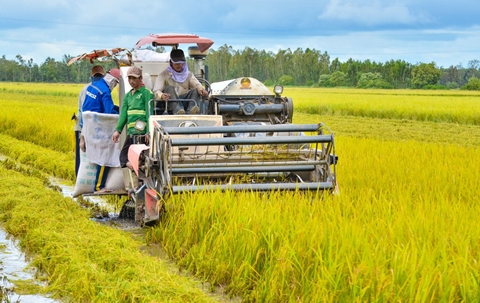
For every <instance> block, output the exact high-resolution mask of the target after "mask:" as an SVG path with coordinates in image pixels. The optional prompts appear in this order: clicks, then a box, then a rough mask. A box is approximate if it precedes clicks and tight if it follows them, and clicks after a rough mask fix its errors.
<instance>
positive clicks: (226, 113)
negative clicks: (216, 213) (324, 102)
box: [119, 35, 338, 225]
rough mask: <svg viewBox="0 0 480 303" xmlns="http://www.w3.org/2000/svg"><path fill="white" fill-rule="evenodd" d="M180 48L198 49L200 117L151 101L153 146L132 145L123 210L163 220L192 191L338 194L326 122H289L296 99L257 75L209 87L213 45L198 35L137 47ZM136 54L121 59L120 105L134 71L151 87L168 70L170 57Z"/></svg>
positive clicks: (193, 53) (148, 220)
mask: <svg viewBox="0 0 480 303" xmlns="http://www.w3.org/2000/svg"><path fill="white" fill-rule="evenodd" d="M179 44H194V46H190V47H189V48H188V54H189V56H190V57H191V58H192V59H193V60H192V61H193V71H192V72H193V73H194V75H195V76H196V77H197V78H198V79H199V81H200V82H201V83H202V84H203V86H204V88H205V89H206V90H207V91H208V92H209V95H208V97H205V98H204V99H203V100H202V101H200V102H199V104H197V105H198V106H199V108H200V113H199V114H197V115H171V113H170V112H168V111H167V106H166V103H165V101H163V100H151V101H150V102H149V105H150V106H149V108H150V114H151V115H150V120H149V131H150V134H149V135H150V142H149V145H148V146H147V145H145V144H134V145H132V146H131V147H130V149H129V154H128V156H129V161H130V162H131V163H132V164H133V167H134V169H133V172H132V171H130V170H128V172H127V175H128V174H130V175H129V176H128V177H126V178H125V186H126V188H129V197H130V198H131V199H130V200H129V201H128V202H127V203H126V204H125V205H126V206H128V205H130V207H131V208H132V210H131V213H134V214H135V220H136V221H137V222H139V223H141V224H147V225H149V224H153V223H156V222H158V220H160V218H161V216H162V214H163V211H164V210H165V201H167V200H168V197H169V196H170V195H173V194H178V193H182V192H187V191H189V192H195V191H206V190H233V191H249V190H252V191H270V190H308V191H318V190H321V191H329V192H334V191H335V190H336V188H337V181H336V163H337V160H338V159H337V156H336V154H335V144H334V135H333V133H332V132H331V131H330V130H329V129H328V128H327V127H326V126H325V125H323V124H322V123H318V124H292V118H293V109H294V108H293V101H292V99H291V98H287V97H283V96H282V93H283V87H282V86H279V85H277V86H275V87H274V88H273V92H272V91H271V90H270V89H269V88H268V87H266V86H265V85H264V84H263V83H261V82H260V81H258V80H257V79H255V78H252V77H239V78H235V79H231V80H226V81H221V82H215V83H209V81H208V70H207V67H206V65H205V59H206V57H207V52H208V49H209V47H210V46H211V45H213V41H211V40H209V39H207V38H202V37H198V36H196V35H148V36H146V37H144V38H142V39H140V40H139V41H138V42H137V44H136V46H135V47H136V48H138V47H141V46H144V45H151V46H153V47H157V46H172V47H173V48H177V47H178V46H179ZM132 53H134V51H132V52H131V53H129V55H127V56H123V57H122V58H123V59H120V60H119V61H120V62H123V65H124V66H120V69H121V74H122V79H121V81H120V100H121V99H122V98H123V96H124V94H125V93H126V92H128V91H129V90H130V87H129V85H128V81H127V76H126V70H127V69H128V68H129V67H130V66H132V65H135V66H139V67H140V68H141V69H142V70H143V74H144V83H145V86H147V87H148V88H150V89H152V86H150V85H152V84H151V83H154V82H155V80H156V76H157V75H158V74H159V73H160V72H161V71H163V70H164V69H165V68H166V67H168V65H169V61H168V60H169V58H168V56H167V55H168V54H166V55H165V54H163V55H162V54H153V55H155V57H156V58H157V59H156V60H153V61H152V60H135V59H132V58H134V57H135V56H132ZM137 53H138V51H137ZM161 56H163V60H162V59H161V58H160V57H161ZM152 57H154V56H152ZM125 58H128V61H125ZM149 86H150V87H149ZM182 101H185V100H182ZM168 102H180V100H169V101H168ZM191 102H195V101H194V100H191ZM132 174H134V175H133V176H132ZM133 177H134V178H133ZM124 207H125V206H124Z"/></svg>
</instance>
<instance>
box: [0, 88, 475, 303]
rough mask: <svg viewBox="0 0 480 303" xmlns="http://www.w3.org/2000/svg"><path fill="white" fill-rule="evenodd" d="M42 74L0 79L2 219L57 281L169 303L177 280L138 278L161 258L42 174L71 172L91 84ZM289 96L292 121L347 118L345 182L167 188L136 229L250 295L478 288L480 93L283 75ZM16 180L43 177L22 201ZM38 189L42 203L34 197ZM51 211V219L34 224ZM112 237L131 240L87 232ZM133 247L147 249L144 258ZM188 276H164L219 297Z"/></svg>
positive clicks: (105, 294) (79, 290)
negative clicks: (85, 210) (157, 208)
mask: <svg viewBox="0 0 480 303" xmlns="http://www.w3.org/2000/svg"><path fill="white" fill-rule="evenodd" d="M43 86H44V87H43ZM43 86H42V85H31V84H15V83H0V125H1V127H0V139H1V140H0V154H3V155H6V156H8V157H10V158H12V159H13V161H14V162H13V163H8V164H5V163H3V164H1V165H0V168H1V174H0V176H3V180H2V182H1V184H3V187H0V193H1V194H2V195H3V196H4V198H3V199H2V200H0V209H2V211H1V213H2V214H3V215H2V216H0V220H1V221H2V222H3V224H4V225H6V226H9V232H11V233H12V234H15V235H16V236H17V237H19V238H20V239H21V241H22V242H21V243H23V246H24V248H25V249H27V250H29V251H31V252H32V255H36V256H38V257H37V258H36V262H35V264H37V265H38V266H39V267H40V268H42V269H44V270H46V280H47V281H48V282H49V285H50V288H49V289H48V290H49V291H51V292H53V293H54V294H55V293H56V294H58V295H59V296H61V295H62V294H63V295H65V293H64V292H62V289H68V290H69V291H70V292H72V293H73V294H74V295H75V299H77V301H90V302H115V297H117V296H119V295H120V292H119V291H116V290H115V289H117V288H118V287H120V289H121V290H122V292H123V293H125V294H126V295H124V297H122V298H127V299H128V300H129V301H131V302H162V299H161V298H160V297H158V296H155V295H154V293H155V291H158V292H161V293H162V294H165V293H164V292H165V290H158V289H156V288H148V289H147V288H145V287H144V286H143V284H142V283H144V282H145V283H146V284H145V285H150V284H153V285H157V286H158V287H160V285H161V284H162V283H160V282H159V281H160V280H159V279H162V281H163V279H164V278H160V277H162V272H163V271H164V269H162V268H161V266H159V265H158V264H157V263H156V262H157V260H155V258H151V257H148V258H147V257H145V258H143V257H140V256H138V255H137V254H136V252H135V249H132V248H131V246H130V245H133V246H135V244H131V243H130V242H129V240H126V239H124V238H122V239H121V240H120V239H117V236H120V235H124V234H123V233H122V232H120V231H118V230H116V229H113V228H108V227H105V226H99V225H97V224H94V223H92V224H90V223H88V224H87V223H83V220H85V219H84V218H86V216H88V215H85V214H81V213H77V211H79V210H74V211H73V210H72V214H71V215H67V214H64V213H65V210H56V211H55V210H54V207H53V206H51V205H50V204H48V201H56V202H55V205H57V204H58V205H60V206H59V207H65V208H66V209H69V208H70V209H73V208H76V206H75V204H74V203H71V202H70V201H69V199H65V200H63V199H60V198H57V197H56V196H55V197H52V196H50V194H49V193H48V190H41V189H40V187H41V186H42V185H41V184H44V183H45V175H56V176H60V177H61V178H64V179H67V180H68V179H70V181H72V179H73V173H72V174H69V168H71V170H72V171H73V167H74V159H73V122H72V121H70V117H71V115H72V113H73V112H76V104H77V101H76V98H77V94H78V92H79V91H80V89H81V88H82V85H43ZM16 90H18V91H20V92H21V93H16V92H15V91H16ZM35 92H41V93H38V94H35ZM285 95H288V96H291V97H292V98H293V100H294V102H295V115H294V122H295V123H317V122H323V123H325V124H326V125H327V126H329V127H330V129H331V130H332V131H333V132H334V133H335V135H336V137H335V138H336V150H337V154H338V156H339V159H340V160H339V164H338V167H337V169H338V171H337V179H338V181H339V185H340V194H339V195H336V196H331V195H321V194H315V193H299V192H287V193H285V192H271V193H266V194H265V193H263V194H260V193H232V192H227V193H221V192H214V193H196V194H188V193H185V194H182V195H177V196H174V197H172V199H171V200H169V201H167V209H168V212H167V216H166V218H165V220H164V221H163V222H162V223H161V224H160V225H159V226H158V227H155V228H152V229H148V230H147V231H146V236H145V238H142V239H140V240H139V239H133V240H132V241H140V242H143V244H147V245H154V244H155V245H157V244H158V245H160V246H161V247H162V248H163V249H164V250H165V252H166V253H167V255H168V257H169V258H170V259H171V260H173V262H174V263H175V264H176V266H177V267H178V268H179V269H180V270H182V271H183V270H184V271H186V272H188V273H190V274H191V275H193V276H195V277H196V278H197V279H199V280H200V281H203V282H205V283H208V285H211V288H212V290H213V289H214V288H215V287H217V286H220V287H222V289H223V290H224V291H225V293H226V294H227V296H231V297H240V298H241V299H242V301H243V302H479V301H480V299H479V298H480V285H479V280H480V274H479V273H480V268H479V263H478V260H479V258H480V245H479V243H480V241H479V240H480V231H479V229H478V223H477V222H478V218H477V216H478V213H480V199H479V195H478V188H480V169H479V167H480V120H479V119H480V115H479V113H480V93H479V92H464V91H447V92H445V91H442V92H435V91H417V90H405V91H403V90H395V91H390V90H354V89H314V88H286V89H285ZM39 117H40V118H39ZM28 174H30V175H33V177H29V178H32V180H31V181H29V179H27V180H25V178H27V177H25V176H26V175H28ZM7 175H8V176H11V175H12V176H14V177H15V178H14V179H15V181H14V182H13V181H10V179H11V178H9V177H8V176H7ZM20 175H22V176H24V177H20ZM22 179H23V180H22ZM34 180H43V181H40V183H38V185H37V182H38V181H34ZM12 182H13V183H12ZM15 184H22V186H21V191H22V192H30V190H29V187H30V186H29V184H35V188H36V189H37V190H36V191H35V190H33V191H32V193H29V194H28V195H27V197H28V198H27V200H28V201H22V199H18V196H19V192H20V189H18V190H17V189H15V187H16V185H15ZM35 192H36V193H35ZM23 200H25V199H23ZM57 200H58V201H57ZM60 200H61V201H60ZM33 201H38V202H39V203H40V205H39V207H42V206H43V208H42V210H40V209H37V208H35V209H36V211H33V212H32V211H31V207H29V203H31V202H33ZM44 203H45V204H44ZM65 205H66V206H65ZM50 211H51V212H52V213H53V212H55V214H51V213H49V212H50ZM58 213H60V215H59V214H58ZM62 213H63V215H62ZM47 218H51V219H50V220H48V219H47ZM39 220H41V221H39ZM45 220H48V221H49V222H50V224H51V225H49V227H47V228H42V227H41V226H39V225H38V223H36V222H43V221H45ZM79 220H80V221H81V222H82V223H81V226H77V227H76V228H75V227H73V228H68V227H67V226H76V224H80V222H78V223H75V225H74V224H73V222H76V221H79ZM87 221H88V220H87ZM22 222H23V223H22ZM62 229H65V232H66V234H65V235H66V236H64V237H61V236H60V235H61V233H60V230H62ZM82 230H88V232H82ZM107 234H108V236H106V235H107ZM85 235H88V236H85ZM106 237H108V238H112V239H116V240H112V241H109V242H108V243H109V244H108V245H107V246H108V247H112V248H114V249H120V251H117V250H115V253H114V254H108V253H106V250H107V248H106V246H105V245H103V244H97V245H85V244H84V243H85V242H83V241H89V240H90V241H92V242H93V243H99V242H96V241H100V239H102V238H106ZM122 237H123V236H122ZM80 239H82V240H81V241H80ZM124 241H126V242H124ZM134 243H137V244H136V245H140V244H139V243H138V242H134ZM79 245H80V246H79ZM87 246H88V247H87ZM80 247H81V249H80ZM127 247H128V249H127V250H121V249H124V248H127ZM47 255H50V258H51V259H53V260H56V262H49V259H50V258H45V256H47ZM100 255H102V256H108V258H107V259H105V258H100ZM119 256H121V260H119V259H118V258H119ZM131 256H134V257H135V258H140V259H142V264H141V265H140V268H139V267H137V266H134V265H133V263H130V261H129V260H130V257H131ZM109 258H111V262H109V261H108V259H109ZM69 262H70V263H71V264H72V265H71V266H70V267H69V266H67V264H68V263H69ZM77 262H78V264H88V267H89V268H84V267H81V266H80V265H78V266H79V267H75V266H77V265H76V264H77ZM143 262H145V263H143ZM150 262H153V263H152V264H153V265H152V264H151V263H150ZM115 264H117V265H115ZM149 266H154V268H156V270H155V273H156V274H151V272H148V270H147V268H149ZM80 268H82V271H81V272H80V273H81V274H80V275H78V278H72V276H71V275H70V273H71V272H72V271H74V272H75V271H78V270H80ZM98 268H102V271H101V272H98V273H97V274H95V272H96V270H95V269H97V271H98ZM128 270H130V271H128ZM127 272H128V274H127ZM171 278H172V277H171V276H169V279H171ZM177 278H178V279H179V280H175V279H176V278H175V277H174V279H173V280H168V281H170V282H168V283H170V284H168V285H170V287H172V289H175V290H174V291H173V292H174V293H176V295H178V296H175V294H171V295H172V296H171V297H169V298H170V301H171V302H177V301H176V300H177V299H178V298H180V297H184V298H192V297H193V296H194V295H198V296H199V298H200V299H198V302H203V301H208V300H218V299H217V298H214V299H212V298H211V297H208V296H205V297H204V293H203V292H197V291H196V290H195V289H194V288H195V285H193V286H192V284H191V283H189V282H186V281H185V280H183V277H177ZM84 279H91V281H92V282H91V283H90V284H89V285H87V284H85V283H83V282H82V281H83V280H84ZM105 280H108V281H117V282H115V283H117V284H115V283H113V282H112V283H113V284H108V285H106V284H105V283H106V282H105ZM122 281H124V282H125V281H128V282H125V283H122ZM186 285H188V286H186ZM60 286H61V287H60ZM105 287H106V288H105ZM177 287H180V288H181V289H183V291H185V293H183V292H180V291H178V288H177ZM190 287H193V288H190ZM99 289H104V291H102V292H100V291H99ZM139 290H142V291H139ZM134 293H136V294H138V295H137V296H136V295H133V294H134ZM102 299H104V300H103V301H102ZM164 301H167V300H164ZM179 302H181V301H179ZM185 302H188V299H187V300H186V301H185Z"/></svg>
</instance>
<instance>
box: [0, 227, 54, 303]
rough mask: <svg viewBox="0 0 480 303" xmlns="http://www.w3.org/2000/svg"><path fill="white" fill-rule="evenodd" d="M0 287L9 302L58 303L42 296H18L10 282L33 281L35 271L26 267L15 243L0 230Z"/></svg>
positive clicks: (23, 257) (22, 255)
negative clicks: (6, 294) (5, 293)
mask: <svg viewBox="0 0 480 303" xmlns="http://www.w3.org/2000/svg"><path fill="white" fill-rule="evenodd" d="M0 280H1V281H0V287H1V288H2V289H3V290H4V292H7V293H8V298H9V300H10V302H22V303H52V302H60V301H56V300H53V299H51V298H48V297H46V296H42V295H19V294H17V293H15V286H14V283H13V282H12V281H15V280H22V281H23V280H25V281H33V280H35V270H34V269H32V268H29V267H28V262H27V260H26V259H25V255H24V254H23V253H22V252H21V251H20V250H19V249H18V248H17V242H16V241H15V240H14V239H13V238H12V237H10V236H9V235H8V234H7V233H6V232H5V231H4V230H3V229H1V228H0Z"/></svg>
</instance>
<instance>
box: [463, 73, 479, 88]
mask: <svg viewBox="0 0 480 303" xmlns="http://www.w3.org/2000/svg"><path fill="white" fill-rule="evenodd" d="M462 89H466V90H480V79H478V78H477V77H475V76H473V77H471V78H470V79H468V83H467V84H465V85H464V86H462Z"/></svg>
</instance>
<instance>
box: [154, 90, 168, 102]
mask: <svg viewBox="0 0 480 303" xmlns="http://www.w3.org/2000/svg"><path fill="white" fill-rule="evenodd" d="M169 98H170V94H165V93H162V92H159V91H157V92H155V99H157V100H164V101H168V99H169Z"/></svg>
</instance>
